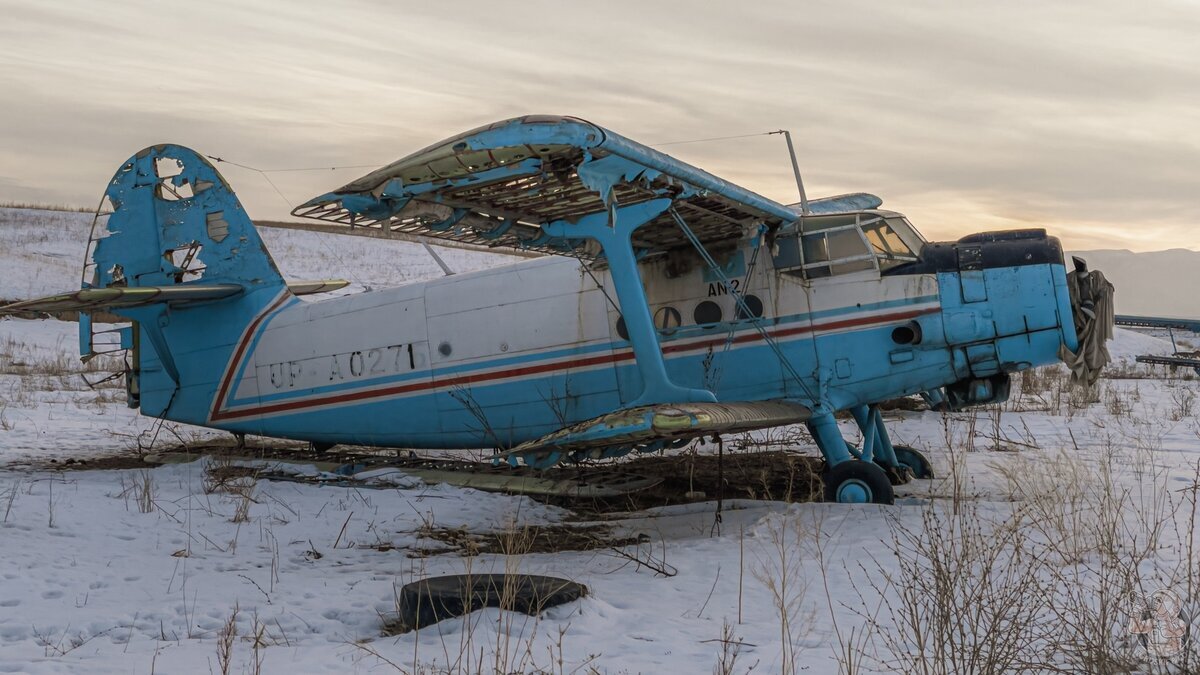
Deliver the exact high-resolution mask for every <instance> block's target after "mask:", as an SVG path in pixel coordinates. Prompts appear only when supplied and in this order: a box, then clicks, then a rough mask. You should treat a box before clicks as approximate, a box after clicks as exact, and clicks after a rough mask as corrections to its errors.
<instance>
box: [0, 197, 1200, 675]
mask: <svg viewBox="0 0 1200 675" xmlns="http://www.w3.org/2000/svg"><path fill="white" fill-rule="evenodd" d="M34 215H36V214H34ZM5 217H8V218H16V219H17V220H20V219H21V218H23V216H19V215H18V216H13V215H11V214H9V215H8V216H5V215H4V212H3V211H2V210H0V223H2V222H3V220H2V219H3V218H5ZM46 218H47V219H46V223H48V224H42V225H39V226H31V227H30V228H28V229H25V230H23V232H25V234H12V232H13V230H6V228H8V227H9V226H8V225H0V232H7V233H6V234H3V235H2V239H0V243H2V246H0V284H3V286H0V297H14V296H15V297H29V296H31V295H38V294H42V293H48V292H54V291H57V290H62V289H64V288H71V287H72V284H73V282H72V280H74V279H76V275H77V266H78V260H79V259H80V258H81V257H82V249H81V248H80V245H79V240H78V234H79V232H77V231H75V230H70V228H68V227H67V226H66V225H64V224H63V221H64V220H70V219H71V217H61V216H47V217H46ZM56 227H58V228H61V229H59V230H56V229H54V228H56ZM85 230H86V227H84V230H83V231H85ZM40 232H50V233H51V234H50V235H48V237H47V238H44V239H43V238H41V237H40V235H38V234H37V233H40ZM35 235H36V236H35ZM25 236H27V237H28V238H29V239H30V241H29V242H28V243H25V242H24V240H23V239H20V238H19V237H25ZM14 237H16V238H14ZM264 238H265V239H267V241H268V246H269V247H270V248H271V251H272V253H273V255H274V256H275V258H276V259H277V261H278V262H279V263H280V266H281V267H282V268H283V270H284V271H285V274H286V275H287V276H288V277H289V278H313V277H323V276H339V275H346V276H349V274H348V273H346V272H343V271H341V270H339V269H337V267H336V262H337V261H338V260H345V261H357V262H358V263H360V264H359V265H358V267H356V268H355V269H356V271H357V273H358V274H359V276H360V279H361V282H362V283H363V284H364V285H384V284H387V283H397V282H400V281H403V280H412V279H415V278H419V277H421V276H429V275H436V274H440V271H439V270H438V268H437V266H436V264H435V263H433V261H432V260H430V259H429V257H428V255H427V254H426V253H425V252H424V250H423V249H421V248H420V247H419V246H412V245H407V244H401V243H397V242H377V241H376V240H369V239H361V240H360V239H356V238H350V237H332V236H326V235H318V234H312V233H300V232H290V231H264ZM64 240H65V241H64ZM384 245H386V246H387V247H388V248H386V251H387V256H386V257H387V258H388V260H387V262H380V261H379V260H378V259H379V257H381V256H380V250H382V249H381V246H384ZM72 246H73V247H74V248H75V249H76V250H75V251H74V252H71V251H70V248H71V247H72ZM52 253H63V254H64V255H65V254H67V253H70V255H69V256H66V257H64V258H61V259H63V260H69V262H65V263H63V264H61V265H59V263H58V261H59V260H60V257H58V256H56V255H50V254H52ZM75 253H78V255H75ZM443 255H444V256H445V257H446V258H447V262H449V263H450V264H451V266H452V267H456V268H459V267H458V266H461V269H469V268H471V266H472V265H476V266H482V265H487V264H492V263H493V261H490V260H488V259H486V256H481V255H480V254H473V253H465V252H458V251H449V252H446V253H444V254H443ZM365 260H373V261H376V262H375V263H374V264H362V261H365ZM503 262H508V261H503ZM60 268H61V269H60ZM75 350H76V337H75V326H74V325H73V324H64V323H57V322H35V321H18V320H5V321H0V467H2V468H0V672H54V673H75V672H89V673H92V672H95V673H105V672H112V673H131V672H133V673H151V672H158V673H167V672H172V673H192V672H226V671H227V672H235V673H242V672H248V673H253V672H265V673H274V672H305V673H307V672H339V673H343V672H364V673H366V672H371V673H376V672H446V671H449V672H463V673H474V672H530V671H537V670H540V671H544V672H553V673H572V672H575V673H589V672H600V673H622V672H629V673H659V672H681V673H683V672H686V673H699V672H727V673H745V672H748V671H750V670H751V669H752V670H753V672H755V673H780V672H783V673H798V672H807V673H836V672H839V663H841V664H846V663H847V662H848V661H853V662H854V663H855V664H857V666H858V667H859V668H860V670H854V671H853V672H918V671H917V670H916V668H914V666H913V661H914V659H916V656H915V654H918V653H919V652H920V649H921V648H922V647H921V646H923V648H924V650H925V652H926V653H932V652H935V651H937V650H941V651H937V653H939V654H943V657H942V658H943V659H944V660H945V661H946V662H947V663H948V666H947V667H945V668H941V669H938V668H932V669H929V670H928V671H926V672H956V673H967V672H972V673H973V672H1039V671H1042V670H1046V671H1048V670H1049V665H1048V664H1053V665H1054V667H1055V668H1057V669H1058V671H1057V672H1135V671H1141V672H1197V671H1200V668H1198V667H1197V665H1196V664H1197V661H1196V660H1195V654H1194V652H1195V651H1197V650H1196V648H1197V647H1198V646H1200V644H1198V643H1197V642H1196V640H1192V641H1191V642H1190V643H1189V648H1190V649H1191V651H1192V652H1193V653H1192V655H1191V656H1189V657H1185V656H1183V655H1174V656H1171V657H1168V658H1164V659H1159V660H1153V661H1151V660H1148V659H1145V658H1142V657H1141V656H1140V655H1139V652H1138V639H1137V637H1136V636H1133V637H1131V636H1130V635H1129V628H1130V626H1131V621H1132V620H1133V619H1139V620H1140V619H1142V618H1144V616H1143V614H1142V613H1141V610H1140V609H1139V606H1138V605H1137V604H1136V600H1137V597H1138V596H1139V594H1140V595H1150V594H1152V593H1153V592H1154V591H1157V590H1161V589H1165V590H1168V591H1170V592H1172V593H1174V594H1175V595H1177V596H1178V597H1179V598H1181V599H1183V600H1184V601H1185V607H1184V612H1185V614H1186V615H1187V616H1188V617H1198V616H1200V612H1197V611H1196V604H1195V602H1194V598H1195V596H1196V589H1195V586H1194V584H1195V583H1196V582H1197V581H1200V574H1198V571H1200V549H1198V548H1197V547H1196V546H1195V544H1196V540H1195V535H1196V533H1197V530H1196V519H1195V517H1194V514H1195V513H1196V510H1195V505H1194V500H1195V497H1196V494H1197V492H1196V490H1195V489H1193V488H1195V486H1196V482H1197V472H1198V471H1200V469H1198V468H1197V467H1198V462H1200V424H1198V421H1197V420H1198V418H1197V414H1198V413H1200V405H1198V404H1197V403H1196V398H1197V393H1198V391H1200V380H1197V379H1195V378H1193V377H1191V376H1190V374H1185V373H1182V372H1181V373H1176V374H1168V373H1166V372H1164V371H1161V370H1160V371H1152V370H1148V369H1143V368H1140V367H1137V366H1135V365H1134V364H1133V363H1132V357H1133V356H1135V355H1136V354H1140V353H1169V352H1170V351H1171V347H1170V344H1169V342H1166V341H1164V340H1162V339H1160V338H1157V337H1154V336H1148V335H1145V334H1142V333H1137V332H1131V331H1124V330H1118V331H1117V337H1116V339H1115V340H1114V342H1113V343H1111V350H1112V352H1113V355H1114V357H1116V358H1117V359H1118V360H1119V362H1120V363H1119V364H1118V365H1117V367H1115V368H1114V369H1113V374H1114V375H1117V374H1119V375H1120V377H1113V378H1106V379H1104V380H1102V381H1101V384H1100V387H1099V389H1098V391H1097V392H1096V394H1097V395H1096V398H1097V399H1098V400H1096V401H1095V402H1088V400H1087V397H1084V396H1080V395H1079V394H1077V393H1074V392H1073V391H1072V390H1071V389H1070V388H1069V387H1068V386H1067V384H1066V380H1065V376H1064V375H1063V374H1062V373H1061V372H1055V371H1052V370H1050V371H1045V370H1044V371H1039V372H1038V373H1036V374H1034V375H1033V376H1027V377H1024V378H1022V379H1020V380H1018V381H1017V382H1014V387H1013V396H1012V398H1011V399H1010V401H1009V402H1007V403H1006V404H1004V405H1003V406H999V407H994V408H986V409H980V410H978V411H976V412H972V413H958V414H949V415H943V414H938V413H932V412H896V413H890V414H889V424H890V430H891V432H892V435H893V440H895V441H897V442H899V443H906V444H910V445H913V446H915V447H917V448H920V449H921V450H923V451H925V452H926V453H928V454H929V455H930V456H931V458H932V460H933V462H934V464H935V468H936V470H937V473H938V478H936V479H935V480H932V481H914V482H912V483H910V484H908V485H906V486H902V487H899V488H897V495H898V499H897V504H896V505H895V506H890V507H879V506H868V505H856V506H847V505H830V504H818V503H808V504H787V503H783V502H765V501H749V500H733V501H728V502H727V503H726V508H727V509H728V510H727V511H726V513H725V514H724V518H723V522H722V523H721V528H720V531H719V534H718V533H717V532H716V531H715V530H714V528H713V511H714V508H715V505H714V503H712V502H703V503H699V504H690V505H685V506H676V507H667V508H663V509H656V510H651V511H649V512H640V513H635V514H627V515H619V514H613V515H610V516H608V517H609V518H611V519H612V521H611V523H610V524H615V525H616V526H617V532H618V533H620V534H640V535H643V544H641V545H639V546H624V547H616V548H615V549H607V548H599V549H596V550H591V551H567V552H558V553H539V552H533V551H527V552H523V553H522V552H521V551H524V550H525V549H524V548H523V547H522V546H521V545H520V541H521V539H522V537H523V536H524V533H525V532H526V530H527V528H530V527H534V526H538V525H546V524H559V525H568V524H570V523H572V522H574V521H575V520H576V519H577V517H576V516H575V515H574V514H572V513H571V512H570V511H569V510H567V509H564V508H559V507H551V506H546V505H544V504H540V503H538V502H535V501H533V500H530V499H528V498H520V497H510V496H500V495H494V494H488V493H483V492H478V491H474V490H468V489H460V488H453V487H448V486H437V487H425V486H417V487H412V486H411V484H406V483H403V482H402V483H401V485H402V486H401V487H396V488H389V489H355V488H345V487H333V486H316V485H310V484H304V483H291V482H276V481H266V480H259V481H257V482H255V481H251V480H249V479H239V480H235V481H233V482H232V483H230V484H226V485H219V484H217V483H216V481H215V480H214V476H217V475H219V474H220V471H221V470H222V469H223V468H224V467H223V466H222V465H220V464H214V463H213V462H211V461H209V460H199V461H196V462H192V463H186V464H175V465H165V466H161V467H157V468H144V469H142V468H135V469H124V470H107V471H55V470H52V466H51V465H50V464H49V460H51V459H53V460H56V463H57V464H59V465H61V464H63V463H64V462H65V460H66V459H69V458H74V459H79V458H88V457H96V456H111V455H114V454H119V453H121V452H131V451H133V450H135V449H137V448H138V447H139V444H140V447H145V446H146V445H147V444H148V443H149V442H150V439H151V437H152V436H153V429H152V424H151V423H150V422H149V421H147V420H145V419H144V418H141V417H138V416H137V415H136V414H135V412H134V411H131V410H129V409H128V408H126V407H125V405H124V402H123V392H122V391H121V389H120V387H119V385H117V384H115V383H109V384H106V385H103V386H101V387H100V388H99V389H98V390H97V391H93V390H91V389H88V388H87V387H86V386H85V385H83V384H82V382H81V380H80V377H79V375H78V374H77V373H78V371H79V369H80V366H79V364H78V361H77V359H76V358H75ZM101 375H102V373H98V372H97V373H92V374H90V375H89V377H91V378H93V379H95V378H98V377H100V376H101ZM845 431H846V433H847V435H848V436H854V433H853V431H852V430H851V429H850V427H848V426H847V427H846V428H845ZM209 433H210V432H205V431H203V430H198V429H193V428H187V427H182V426H178V425H176V426H171V427H169V428H167V429H164V430H159V431H158V435H159V437H160V439H165V438H168V437H169V438H170V440H171V442H172V443H175V442H177V438H176V436H178V437H181V438H183V439H185V440H191V439H193V438H195V437H196V436H198V435H199V436H202V435H205V434H209ZM787 433H788V430H784V431H783V432H774V434H775V437H780V436H781V435H783V434H787ZM800 449H802V450H805V451H807V452H812V453H814V454H815V449H812V448H807V449H806V448H805V446H803V445H801V446H800ZM404 485H408V486H404ZM458 527H462V528H465V529H466V531H468V532H471V533H486V532H501V533H507V535H506V536H509V537H510V538H511V540H512V541H514V542H516V543H515V544H514V546H515V548H516V550H517V551H518V553H517V554H514V555H509V556H502V555H497V554H480V555H477V556H465V555H460V554H459V553H458V552H448V553H442V554H436V555H425V556H418V555H417V554H416V553H415V551H416V550H417V549H423V548H436V547H437V546H439V544H438V542H436V541H433V540H432V539H430V535H431V534H432V533H433V532H434V531H436V530H439V529H441V528H458ZM631 558H632V559H631ZM513 570H519V571H522V572H530V573H545V574H553V575H557V576H564V577H568V578H571V579H574V580H576V581H579V582H582V583H584V584H585V585H587V586H588V588H589V590H590V593H589V595H588V596H587V597H586V598H584V599H582V600H580V601H577V602H574V603H570V604H567V605H564V606H561V607H557V608H554V609H550V610H548V611H547V612H545V613H544V614H543V615H542V616H541V617H538V618H529V617H525V616H524V615H514V614H511V613H506V612H500V611H498V610H484V611H480V612H476V613H474V614H472V615H470V616H469V617H467V618H464V619H458V620H449V621H445V622H443V623H441V624H438V625H437V626H434V627H429V628H425V629H422V630H420V631H418V632H415V633H407V634H404V635H401V636H398V637H384V636H383V635H382V629H383V624H384V622H385V620H386V618H387V616H388V615H389V613H390V612H392V611H394V604H395V603H394V593H395V589H396V588H397V587H398V586H399V585H402V584H404V583H406V582H408V581H410V580H414V579H419V578H422V577H425V576H430V575H437V574H447V573H462V572H465V571H471V572H485V571H513ZM905 617H911V618H912V621H911V622H907V623H906V621H907V620H906V618H905ZM1169 618H1170V617H1168V619H1169ZM1134 623H1135V624H1136V622H1134ZM911 624H917V625H918V626H919V627H920V630H919V631H918V630H917V629H916V628H917V627H916V626H914V625H911ZM1155 625H1157V626H1159V627H1160V628H1168V629H1169V628H1171V627H1172V624H1171V622H1170V621H1167V619H1163V620H1162V621H1161V622H1160V623H1159V624H1155ZM963 626H968V628H967V629H966V630H959V629H960V628H961V627H963ZM1198 627H1200V624H1196V623H1194V622H1193V623H1192V631H1193V635H1195V636H1196V639H1197V640H1200V634H1198V633H1197V632H1196V631H1197V628H1198ZM1163 635H1164V634H1163V632H1162V631H1161V630H1160V632H1159V633H1157V634H1154V636H1153V638H1154V639H1153V640H1151V641H1150V644H1152V645H1154V644H1166V640H1165V638H1163ZM1103 657H1111V660H1109V661H1104V660H1103ZM972 658H973V659H974V660H972V661H968V659H972ZM1187 658H1190V659H1191V660H1190V661H1188V660H1186V659H1187ZM730 661H732V663H730ZM722 662H724V663H725V664H726V665H727V667H720V664H721V663H722ZM1021 664H1025V665H1028V666H1030V667H1028V668H1025V669H1022V665H1021ZM226 666H227V667H226ZM989 668H992V669H991V670H989Z"/></svg>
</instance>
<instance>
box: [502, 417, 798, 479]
mask: <svg viewBox="0 0 1200 675" xmlns="http://www.w3.org/2000/svg"><path fill="white" fill-rule="evenodd" d="M811 415H812V411H811V410H809V409H808V408H807V407H805V406H802V405H799V404H796V403H788V402H786V401H754V402H733V403H674V404H661V405H650V406H642V407H638V408H626V409H623V410H617V411H615V412H611V413H608V414H606V415H601V416H600V417H596V418H593V419H590V420H587V421H585V422H580V423H578V424H573V425H571V426H569V427H566V428H564V429H560V430H558V431H555V432H554V433H551V434H548V435H546V436H543V437H541V438H539V439H536V440H533V441H528V442H525V443H522V444H520V445H518V446H517V447H515V448H513V449H511V450H509V451H508V452H505V453H503V454H501V455H500V456H501V457H506V458H507V457H522V458H524V459H525V460H526V462H527V463H530V464H534V465H536V466H539V467H544V466H548V465H549V464H552V463H554V462H556V461H558V460H559V459H561V458H563V457H565V456H566V455H567V454H571V453H579V454H580V455H582V456H588V455H589V452H590V451H600V452H596V453H591V454H595V455H596V456H600V455H601V454H603V453H602V451H604V450H607V449H610V448H620V449H632V448H636V447H639V446H645V445H648V444H651V443H656V442H660V441H668V442H671V441H684V440H688V439H692V438H698V437H700V436H707V435H709V434H724V433H736V432H740V431H751V430H753V429H764V428H767V427H777V426H783V425H786V424H795V423H797V422H803V421H805V420H807V419H808V418H809V417H810V416H811Z"/></svg>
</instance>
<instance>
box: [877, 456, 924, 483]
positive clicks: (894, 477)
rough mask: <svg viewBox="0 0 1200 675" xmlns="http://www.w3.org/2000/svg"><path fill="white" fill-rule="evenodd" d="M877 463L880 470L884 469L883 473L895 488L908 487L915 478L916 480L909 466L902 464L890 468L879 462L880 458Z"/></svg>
mask: <svg viewBox="0 0 1200 675" xmlns="http://www.w3.org/2000/svg"><path fill="white" fill-rule="evenodd" d="M875 463H876V464H878V465H879V468H881V469H883V472H884V473H886V474H887V477H888V480H889V481H891V482H892V485H893V486H895V485H907V484H909V483H911V482H912V479H913V478H915V476H914V475H913V472H912V469H910V468H908V466H906V465H904V464H901V465H900V466H889V465H887V464H884V463H883V462H881V461H879V459H878V458H876V459H875Z"/></svg>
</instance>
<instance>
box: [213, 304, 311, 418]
mask: <svg viewBox="0 0 1200 675" xmlns="http://www.w3.org/2000/svg"><path fill="white" fill-rule="evenodd" d="M290 295H291V293H288V292H286V291H285V292H283V293H280V294H279V298H278V299H276V300H275V302H273V303H271V304H270V305H269V306H268V307H267V308H266V309H265V310H263V311H262V313H261V314H259V315H258V316H257V317H255V319H254V321H251V322H250V325H249V326H247V327H246V330H245V331H243V332H242V337H241V339H240V340H238V346H237V349H236V350H235V351H234V353H233V357H232V358H231V359H230V360H229V365H228V366H226V367H225V377H223V378H221V387H220V389H218V390H217V396H216V398H214V399H213V407H212V412H211V413H210V414H209V416H208V419H209V421H215V420H219V419H221V418H222V417H223V414H222V413H221V404H222V403H223V402H224V401H225V395H226V394H227V393H228V392H229V385H230V383H231V382H232V381H233V374H234V373H235V372H237V369H238V365H239V364H240V363H241V362H242V355H243V354H245V353H246V347H247V346H248V345H249V344H250V341H251V339H252V338H253V337H254V333H255V332H256V331H257V330H258V326H259V324H261V323H262V322H263V319H265V318H267V317H268V316H270V315H271V312H274V311H275V308H277V307H279V305H281V304H282V303H283V301H284V300H287V299H288V296H290Z"/></svg>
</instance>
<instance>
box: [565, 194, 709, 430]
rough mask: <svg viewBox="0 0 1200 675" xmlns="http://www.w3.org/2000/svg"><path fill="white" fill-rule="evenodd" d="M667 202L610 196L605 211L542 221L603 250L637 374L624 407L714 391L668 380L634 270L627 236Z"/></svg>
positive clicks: (696, 399)
mask: <svg viewBox="0 0 1200 675" xmlns="http://www.w3.org/2000/svg"><path fill="white" fill-rule="evenodd" d="M670 206H671V200H670V199H669V198H660V199H650V200H647V201H644V202H639V203H637V204H632V205H629V206H617V205H616V203H615V201H614V202H613V203H611V204H610V205H609V207H608V209H607V210H606V211H598V212H595V213H590V214H588V215H586V216H583V217H582V218H580V219H578V220H577V221H576V222H574V223H572V222H570V221H567V220H556V221H554V222H552V223H547V224H546V225H543V226H542V229H543V230H544V231H545V233H546V234H547V235H549V236H551V237H562V238H564V239H585V238H586V239H592V240H594V241H595V242H596V243H598V244H600V247H601V248H602V249H603V250H604V257H605V258H606V259H607V260H608V267H609V271H610V272H611V273H612V279H613V285H614V286H616V289H617V300H618V302H619V303H620V305H621V315H622V316H623V317H624V318H625V328H626V330H627V331H628V332H629V341H630V343H632V345H633V355H634V357H635V358H636V361H637V368H638V372H639V373H641V376H642V393H641V395H640V396H638V397H637V399H636V400H634V401H633V402H631V403H629V404H628V407H631V408H632V407H638V406H645V405H653V404H656V403H715V402H716V400H717V397H716V396H714V395H713V393H712V392H711V391H708V390H707V389H688V388H686V387H681V386H679V385H677V384H675V383H674V382H672V381H671V378H670V377H669V376H668V375H667V366H666V363H665V361H664V359H663V353H662V347H661V345H659V342H658V333H657V331H655V330H654V319H653V317H652V316H651V315H650V303H649V300H647V298H646V289H645V287H643V286H642V277H641V274H640V273H639V272H638V266H637V256H636V255H635V254H634V251H633V242H632V241H631V239H630V237H631V235H632V234H633V231H634V230H636V229H637V228H639V227H641V226H642V225H645V224H646V223H648V222H650V221H651V220H653V219H654V218H656V217H658V216H659V215H661V214H662V213H663V212H664V211H666V210H667V209H668V208H670Z"/></svg>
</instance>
